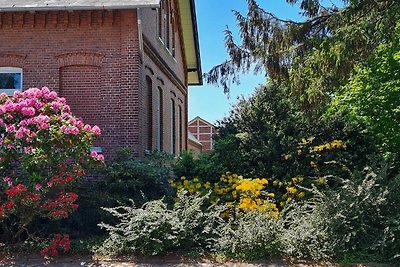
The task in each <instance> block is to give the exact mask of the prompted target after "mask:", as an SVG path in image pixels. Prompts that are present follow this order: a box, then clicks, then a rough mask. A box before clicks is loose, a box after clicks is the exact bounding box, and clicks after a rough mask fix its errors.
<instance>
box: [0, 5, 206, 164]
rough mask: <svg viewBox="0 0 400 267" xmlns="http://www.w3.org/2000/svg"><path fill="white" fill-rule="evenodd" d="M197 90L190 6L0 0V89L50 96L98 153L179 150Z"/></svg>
mask: <svg viewBox="0 0 400 267" xmlns="http://www.w3.org/2000/svg"><path fill="white" fill-rule="evenodd" d="M10 80H11V81H12V82H10ZM201 83H202V80H201V66H200V56H199V45H198V36H197V27H196V15H195V6H194V0H161V1H160V0H58V1H54V0H44V1H43V0H42V1H40V0H0V92H3V93H4V92H5V93H8V94H12V92H13V91H14V90H23V89H25V88H30V87H43V86H47V87H49V88H50V89H53V90H55V91H57V92H58V94H59V95H60V96H63V97H65V98H66V99H67V103H68V104H69V105H70V106H71V110H72V112H73V113H74V114H75V115H77V116H78V117H82V118H83V119H84V121H85V122H87V123H90V124H97V125H99V126H100V127H101V129H102V137H101V139H100V140H98V141H97V144H95V145H96V146H97V147H98V148H99V149H101V150H102V151H103V152H104V153H105V154H106V155H110V156H112V155H113V151H114V150H115V149H116V148H119V147H131V148H133V149H134V150H135V151H136V152H137V153H138V155H140V156H141V155H144V153H145V151H146V150H160V151H165V152H169V153H173V154H179V152H180V151H181V150H184V149H186V148H187V134H186V133H187V124H186V122H187V105H188V97H187V94H188V85H199V84H201Z"/></svg>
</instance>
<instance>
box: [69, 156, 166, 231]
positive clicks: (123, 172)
mask: <svg viewBox="0 0 400 267" xmlns="http://www.w3.org/2000/svg"><path fill="white" fill-rule="evenodd" d="M116 152H117V156H116V158H115V159H113V160H110V161H107V162H106V164H105V165H104V168H103V169H101V170H100V175H101V176H102V179H101V180H100V181H96V182H89V183H85V184H83V185H82V186H80V188H79V189H78V192H79V193H80V195H81V197H80V199H79V200H78V202H79V208H78V210H77V212H76V213H74V214H73V215H72V216H71V218H70V219H69V220H68V221H67V222H66V223H65V224H64V225H65V226H66V227H67V228H69V229H70V230H71V231H72V232H74V233H76V235H78V236H79V237H85V238H86V237H88V236H91V235H102V234H105V231H104V230H101V229H100V228H99V227H97V225H98V224H99V223H101V222H105V223H108V224H112V223H115V222H116V220H115V219H114V217H112V216H111V215H110V214H109V213H108V212H106V211H104V210H102V209H101V207H115V206H120V205H129V204H130V199H132V200H133V201H134V202H135V204H136V205H138V206H141V205H142V204H143V203H145V202H147V201H150V200H155V199H159V198H161V197H164V198H165V200H166V201H167V202H172V200H171V198H172V190H171V187H170V186H169V185H168V182H167V180H168V178H169V177H170V172H171V171H170V167H169V166H168V163H169V161H170V158H169V156H167V155H165V154H161V153H153V154H151V155H148V156H147V157H146V158H144V159H139V158H137V157H135V156H134V152H133V151H132V150H131V149H128V148H122V149H119V150H117V151H116Z"/></svg>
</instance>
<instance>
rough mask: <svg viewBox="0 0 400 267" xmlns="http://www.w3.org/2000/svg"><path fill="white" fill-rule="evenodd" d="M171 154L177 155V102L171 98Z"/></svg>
mask: <svg viewBox="0 0 400 267" xmlns="http://www.w3.org/2000/svg"><path fill="white" fill-rule="evenodd" d="M170 125H171V133H170V134H171V154H174V155H175V154H176V120H175V100H173V99H172V98H171V123H170Z"/></svg>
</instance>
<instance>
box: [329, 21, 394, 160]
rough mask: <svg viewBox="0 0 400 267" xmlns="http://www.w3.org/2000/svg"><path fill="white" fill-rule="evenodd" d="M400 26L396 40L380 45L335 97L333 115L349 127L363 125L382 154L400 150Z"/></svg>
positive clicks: (331, 111) (331, 109)
mask: <svg viewBox="0 0 400 267" xmlns="http://www.w3.org/2000/svg"><path fill="white" fill-rule="evenodd" d="M399 55H400V27H399V28H398V30H397V35H396V38H394V39H393V41H392V42H390V43H384V44H381V45H379V46H378V48H377V50H376V52H375V53H374V54H373V56H372V58H371V60H370V61H369V62H368V63H366V64H364V65H362V66H360V67H359V68H357V69H356V71H355V73H354V74H353V75H352V77H351V79H350V81H349V83H348V84H346V85H345V86H344V87H343V88H342V90H341V92H340V93H338V94H337V96H336V97H335V98H334V101H333V104H332V105H331V108H330V113H334V112H337V113H339V114H340V115H341V116H343V117H345V118H346V119H347V121H348V123H349V124H360V123H363V124H365V125H366V126H367V127H366V129H365V133H366V134H368V135H371V136H373V143H374V145H376V146H377V147H378V148H379V149H380V151H381V152H383V153H386V152H390V153H398V152H399V151H400V106H399V99H400V76H399V75H400V56H399Z"/></svg>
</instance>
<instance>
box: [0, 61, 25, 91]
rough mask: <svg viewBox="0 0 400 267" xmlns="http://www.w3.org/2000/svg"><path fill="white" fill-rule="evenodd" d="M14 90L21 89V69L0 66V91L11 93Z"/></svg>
mask: <svg viewBox="0 0 400 267" xmlns="http://www.w3.org/2000/svg"><path fill="white" fill-rule="evenodd" d="M14 91H22V69H21V68H14V67H0V93H6V94H7V95H13V93H14Z"/></svg>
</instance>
